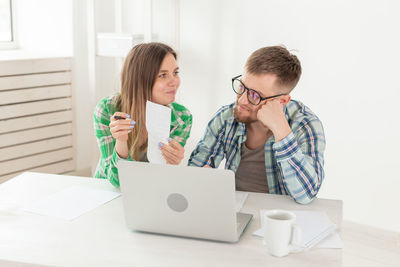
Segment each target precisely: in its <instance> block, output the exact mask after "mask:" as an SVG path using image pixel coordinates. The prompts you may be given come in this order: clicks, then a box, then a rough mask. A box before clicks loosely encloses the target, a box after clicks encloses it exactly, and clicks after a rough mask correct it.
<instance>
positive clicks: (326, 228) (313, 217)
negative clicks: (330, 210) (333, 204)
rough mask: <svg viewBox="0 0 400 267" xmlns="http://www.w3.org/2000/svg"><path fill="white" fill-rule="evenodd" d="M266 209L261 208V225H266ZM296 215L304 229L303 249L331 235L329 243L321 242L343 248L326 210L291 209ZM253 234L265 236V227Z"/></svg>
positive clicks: (327, 246) (327, 245)
mask: <svg viewBox="0 0 400 267" xmlns="http://www.w3.org/2000/svg"><path fill="white" fill-rule="evenodd" d="M265 212H266V210H260V218H261V225H262V226H263V225H264V220H263V218H264V213H265ZM291 212H293V213H294V214H295V215H296V224H298V225H299V226H300V228H301V230H302V234H301V235H302V238H301V242H300V244H299V245H300V248H301V249H304V250H306V249H310V248H312V247H314V246H315V245H317V244H319V243H320V242H321V241H322V240H324V239H325V238H327V237H329V239H330V240H329V243H328V242H327V243H326V244H321V245H322V246H321V247H324V248H342V247H343V244H342V242H341V240H340V237H339V236H338V235H337V234H335V230H336V225H335V224H334V223H332V221H331V220H330V219H329V218H328V216H327V215H326V212H324V211H305V210H296V211H291ZM253 235H256V236H260V237H264V231H263V228H261V229H259V230H257V231H255V232H254V233H253ZM318 247H320V246H318Z"/></svg>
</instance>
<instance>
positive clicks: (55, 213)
mask: <svg viewBox="0 0 400 267" xmlns="http://www.w3.org/2000/svg"><path fill="white" fill-rule="evenodd" d="M120 195H121V193H119V192H114V191H106V190H101V189H93V188H89V187H84V186H71V187H69V188H66V189H64V190H62V191H60V192H57V193H55V194H52V195H49V196H47V197H44V198H42V199H40V200H38V201H36V202H34V203H32V204H30V205H28V206H26V207H24V208H23V210H24V211H28V212H32V213H36V214H40V215H47V216H52V217H57V218H60V219H63V220H73V219H75V218H77V217H79V216H81V215H82V214H85V213H87V212H89V211H91V210H93V209H95V208H97V207H99V206H101V205H103V204H105V203H107V202H109V201H110V200H112V199H114V198H116V197H118V196H120Z"/></svg>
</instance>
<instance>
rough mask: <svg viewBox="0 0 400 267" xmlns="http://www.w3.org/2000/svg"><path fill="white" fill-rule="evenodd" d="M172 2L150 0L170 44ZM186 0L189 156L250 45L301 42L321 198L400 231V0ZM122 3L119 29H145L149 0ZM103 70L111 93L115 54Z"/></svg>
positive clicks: (183, 48)
mask: <svg viewBox="0 0 400 267" xmlns="http://www.w3.org/2000/svg"><path fill="white" fill-rule="evenodd" d="M75 1H78V0H75ZM95 2H96V3H97V11H96V12H97V13H96V14H97V15H98V16H99V17H98V18H97V19H98V23H99V25H100V26H99V27H101V30H102V31H105V30H109V28H111V29H112V27H113V26H112V24H113V20H114V18H113V16H114V10H113V9H112V8H110V7H109V5H110V3H107V1H105V0H97V1H95ZM173 3H174V0H170V1H161V0H160V1H158V0H157V1H156V0H155V1H154V5H153V14H154V15H155V16H154V18H153V30H154V33H155V34H157V36H158V38H157V40H158V41H162V42H166V43H169V44H173V41H174V39H173V38H172V35H173V34H174V27H173V21H174V18H173ZM179 3H180V25H181V26H180V29H179V31H180V40H181V41H180V43H179V47H180V50H179V64H180V67H181V77H182V85H181V88H180V92H179V98H178V99H179V101H180V102H181V103H182V104H184V105H185V106H187V107H188V108H189V109H190V110H191V111H192V113H193V115H194V125H193V130H192V135H191V139H190V140H189V142H188V144H187V146H186V150H187V152H188V154H189V153H190V151H191V150H192V149H193V148H194V146H195V144H196V143H197V141H198V140H199V138H200V137H201V136H202V134H203V132H204V129H205V126H206V124H207V122H208V120H209V119H210V117H211V116H212V114H213V113H214V112H215V111H216V110H217V109H218V108H219V107H220V106H221V105H224V104H228V103H230V102H232V101H233V100H234V97H235V96H234V94H233V92H232V89H231V84H230V83H231V80H230V79H231V77H233V76H234V75H237V74H240V73H241V72H242V67H243V65H244V63H245V60H246V58H247V57H248V56H249V55H250V54H251V52H253V51H254V50H255V49H257V48H260V47H262V46H267V45H276V44H285V45H286V46H287V47H288V48H290V49H296V50H297V52H296V54H297V55H298V57H299V59H300V60H301V62H302V65H303V76H302V78H301V80H300V83H299V85H298V86H297V88H296V89H295V91H294V92H293V98H295V99H299V100H302V101H303V102H304V103H305V104H307V105H308V106H309V107H310V108H311V109H312V110H314V112H316V113H317V114H318V115H319V117H320V118H321V120H322V122H323V124H324V127H325V133H326V138H327V149H326V153H325V158H326V164H325V169H326V178H325V181H324V183H323V186H322V188H321V191H320V194H319V196H320V197H325V198H336V199H342V200H343V201H344V219H346V220H352V221H356V222H360V223H363V224H368V225H372V226H377V227H380V228H386V229H390V230H395V231H400V213H399V212H398V211H397V210H398V208H397V203H399V202H400V196H399V195H398V194H397V190H398V188H399V187H400V174H399V173H398V172H396V171H397V168H395V166H396V163H397V158H398V156H397V151H399V149H400V147H399V146H400V145H399V144H398V143H397V142H396V141H395V140H396V139H395V138H396V137H398V136H399V134H398V133H399V130H400V126H399V124H398V123H396V122H397V121H398V119H397V118H398V117H399V115H400V114H399V113H400V112H399V110H398V109H397V108H396V105H395V104H394V101H395V100H396V99H397V98H398V97H399V94H400V93H399V92H400V90H399V89H400V88H399V83H398V82H397V79H396V74H397V72H398V69H399V68H398V62H400V52H399V49H398V47H399V45H400V37H398V36H399V35H398V34H396V33H397V31H398V29H397V25H400V19H399V18H398V17H396V15H397V14H396V11H397V10H399V4H397V2H396V1H394V0H393V1H389V0H386V1H381V2H379V3H378V2H376V1H361V0H352V1H345V0H337V1H331V2H326V1H317V0H304V1H288V0H268V1H261V0H259V1H257V0H252V1H238V0H236V1H232V0H231V1H228V0H220V1H213V0H203V1H195V0H184V1H179ZM171 4H172V6H171ZM122 6H123V14H122V15H123V23H122V30H123V31H127V32H131V33H142V32H141V30H142V29H143V28H144V25H143V19H144V17H143V14H144V12H143V9H144V6H143V3H142V1H139V0H137V1H136V0H135V1H133V2H131V1H128V0H126V1H125V0H124V1H122ZM99 29H100V28H99ZM99 29H98V30H99ZM97 68H98V69H99V72H98V73H97V82H98V86H99V87H97V88H96V89H97V97H100V96H105V95H108V94H111V93H113V92H114V91H115V90H116V89H117V87H118V79H119V77H118V76H119V72H118V71H117V70H116V68H115V61H113V60H111V59H104V60H103V59H99V60H97ZM82 89H83V90H84V88H82ZM83 95H84V94H83ZM82 127H88V126H87V125H82ZM89 127H90V128H87V129H89V130H88V134H90V133H91V131H92V128H91V127H92V125H89ZM89 138H90V136H88V137H86V140H88V139H89Z"/></svg>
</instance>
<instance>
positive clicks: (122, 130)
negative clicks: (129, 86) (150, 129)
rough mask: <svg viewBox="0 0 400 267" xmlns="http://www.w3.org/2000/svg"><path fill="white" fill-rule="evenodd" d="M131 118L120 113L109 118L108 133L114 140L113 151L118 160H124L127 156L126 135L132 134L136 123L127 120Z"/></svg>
mask: <svg viewBox="0 0 400 267" xmlns="http://www.w3.org/2000/svg"><path fill="white" fill-rule="evenodd" d="M130 117H131V116H130V115H129V114H126V113H122V112H115V113H114V115H112V116H111V118H110V121H111V122H110V125H109V127H110V132H111V134H112V137H114V138H115V139H116V142H115V151H116V152H117V154H118V156H119V157H120V158H123V159H126V158H127V157H128V155H129V149H128V142H127V141H128V134H129V133H130V132H132V129H133V127H135V124H136V122H135V121H133V120H131V119H129V118H130Z"/></svg>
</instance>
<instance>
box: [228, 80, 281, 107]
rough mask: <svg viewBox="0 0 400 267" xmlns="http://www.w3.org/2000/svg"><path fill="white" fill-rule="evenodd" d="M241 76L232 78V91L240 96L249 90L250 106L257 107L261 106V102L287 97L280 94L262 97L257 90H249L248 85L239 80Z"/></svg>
mask: <svg viewBox="0 0 400 267" xmlns="http://www.w3.org/2000/svg"><path fill="white" fill-rule="evenodd" d="M240 76H242V75H238V76H236V77H233V78H232V89H233V91H234V92H235V93H236V94H238V95H242V94H243V93H244V91H246V90H247V99H248V100H249V103H250V104H253V105H255V106H257V105H258V104H260V102H261V101H264V100H267V99H271V98H274V97H277V96H281V95H285V94H279V95H273V96H268V97H261V95H260V93H259V92H257V91H256V90H253V89H250V88H247V87H246V85H244V83H243V82H242V81H241V80H240V79H239V77H240Z"/></svg>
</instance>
